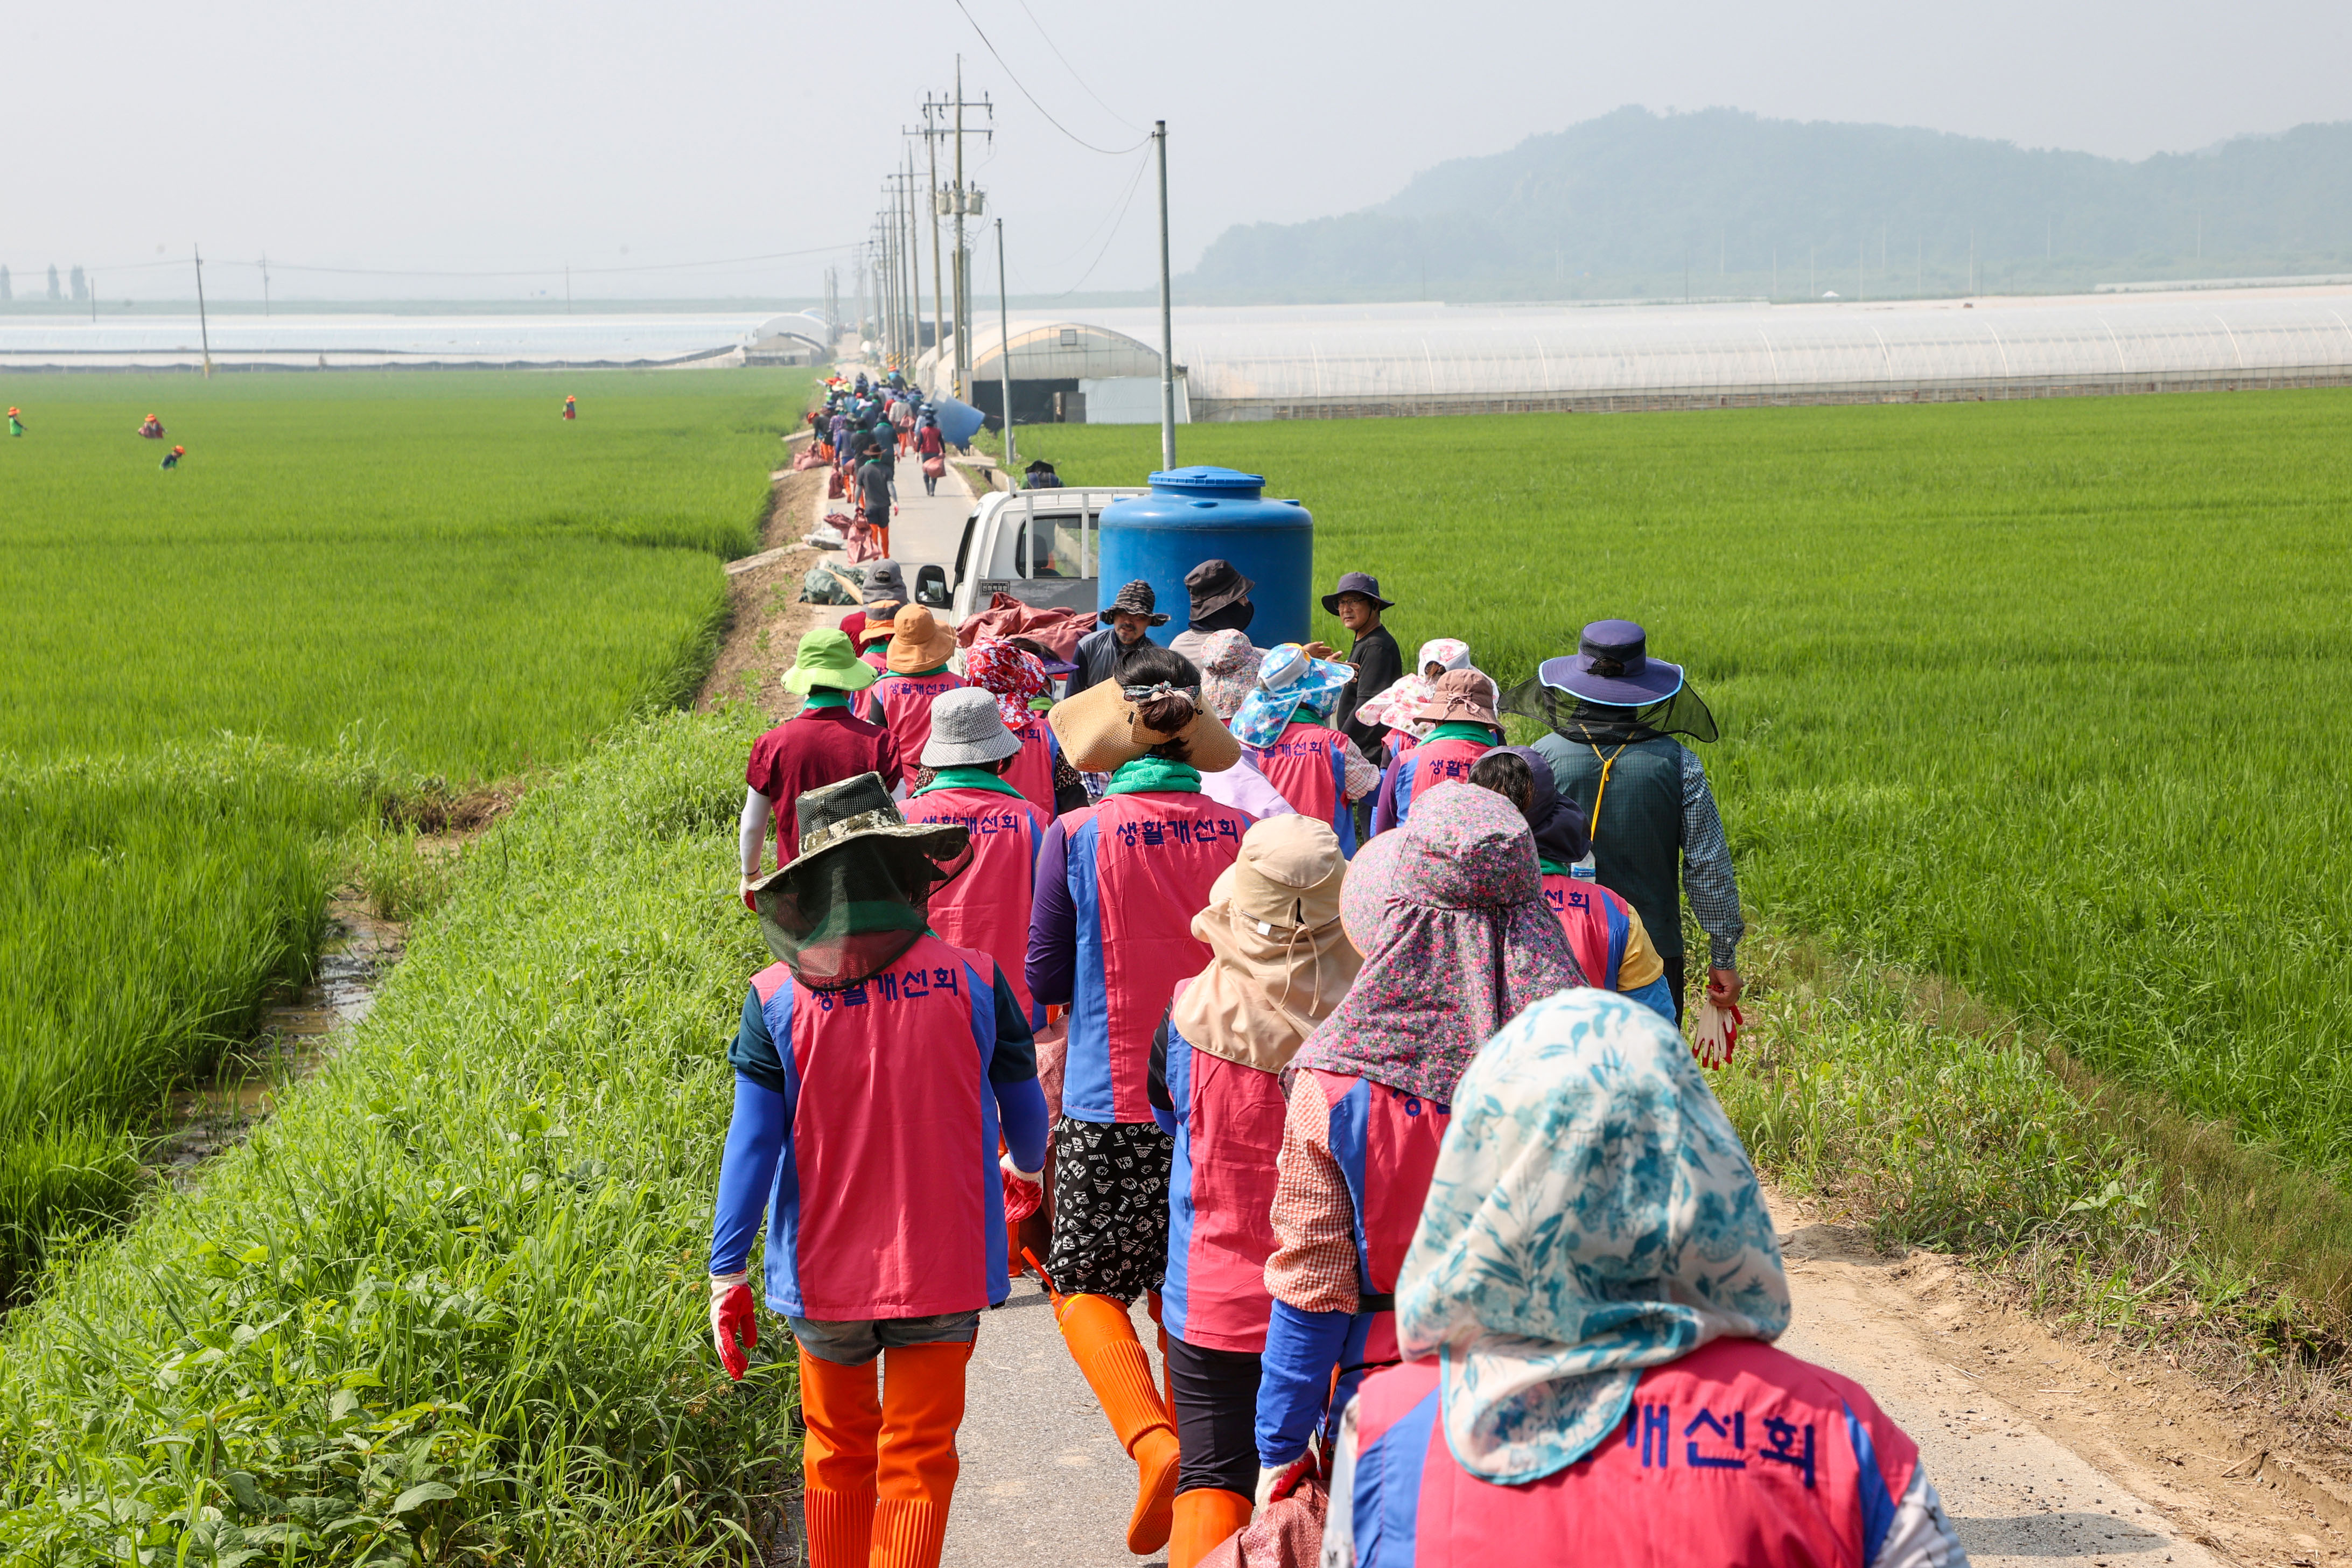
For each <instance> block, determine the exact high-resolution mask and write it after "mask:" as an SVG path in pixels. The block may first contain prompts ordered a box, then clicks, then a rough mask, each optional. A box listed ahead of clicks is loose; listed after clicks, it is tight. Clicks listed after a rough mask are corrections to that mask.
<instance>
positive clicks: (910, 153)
mask: <svg viewBox="0 0 2352 1568" xmlns="http://www.w3.org/2000/svg"><path fill="white" fill-rule="evenodd" d="M898 198H899V199H898V216H899V217H900V218H901V219H902V220H904V221H902V222H901V223H900V224H899V232H900V233H901V235H903V236H904V241H903V243H904V244H905V245H906V247H907V344H908V347H907V353H908V363H909V365H910V367H911V365H912V364H914V363H919V362H920V361H921V359H922V357H923V247H921V246H919V245H918V244H916V243H915V150H914V149H913V148H912V147H909V148H908V149H907V173H906V182H905V184H902V185H901V186H900V187H899V190H898Z"/></svg>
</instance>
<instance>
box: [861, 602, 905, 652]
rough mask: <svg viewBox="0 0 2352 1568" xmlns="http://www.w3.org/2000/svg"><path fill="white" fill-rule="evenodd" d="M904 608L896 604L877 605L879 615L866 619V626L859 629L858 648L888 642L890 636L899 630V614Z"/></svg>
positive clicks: (869, 616)
mask: <svg viewBox="0 0 2352 1568" xmlns="http://www.w3.org/2000/svg"><path fill="white" fill-rule="evenodd" d="M903 607H904V606H902V605H898V604H896V603H892V604H887V605H875V606H874V608H875V610H876V611H877V612H879V613H877V614H872V615H868V616H866V625H865V626H862V627H860V628H859V629H858V633H857V643H858V646H859V647H865V646H866V644H868V643H877V642H884V641H887V640H888V638H889V637H890V634H891V633H893V632H895V631H897V630H898V612H899V610H900V609H901V608H903Z"/></svg>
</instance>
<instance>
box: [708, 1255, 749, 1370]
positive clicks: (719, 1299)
mask: <svg viewBox="0 0 2352 1568" xmlns="http://www.w3.org/2000/svg"><path fill="white" fill-rule="evenodd" d="M743 1279H744V1277H743V1276H742V1275H740V1274H714V1275H712V1276H711V1277H710V1341H711V1343H713V1344H715V1345H717V1346H718V1347H719V1364H720V1365H722V1366H724V1367H725V1368H726V1369H727V1375H728V1376H730V1377H731V1378H733V1379H734V1380H735V1381H736V1382H738V1383H740V1382H742V1381H743V1374H744V1373H746V1372H749V1371H750V1370H751V1352H753V1351H755V1350H758V1349H759V1348H760V1322H759V1320H758V1319H757V1318H755V1317H754V1316H753V1315H752V1310H751V1287H750V1286H749V1285H746V1284H745V1283H744V1282H743ZM738 1340H740V1341H741V1342H742V1343H741V1344H740V1345H738V1344H737V1343H736V1342H737V1341H738Z"/></svg>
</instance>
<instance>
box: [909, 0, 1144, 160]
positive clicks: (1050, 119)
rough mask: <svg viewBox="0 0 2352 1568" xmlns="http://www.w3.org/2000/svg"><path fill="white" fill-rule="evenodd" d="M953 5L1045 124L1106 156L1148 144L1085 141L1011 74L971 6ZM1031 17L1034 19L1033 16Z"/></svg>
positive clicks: (1121, 155)
mask: <svg viewBox="0 0 2352 1568" xmlns="http://www.w3.org/2000/svg"><path fill="white" fill-rule="evenodd" d="M955 5H956V9H957V10H959V11H961V12H962V13H963V19H964V20H965V21H967V22H971V30H972V31H973V32H975V33H980V41H981V42H982V43H983V44H986V45H987V46H988V52H989V53H990V54H992V55H994V56H995V57H996V63H997V64H998V65H1000V66H1004V74H1005V75H1006V76H1008V77H1012V79H1013V86H1014V87H1017V88H1020V89H1021V96H1022V97H1024V98H1025V99H1027V100H1029V106H1030V107H1031V108H1032V109H1034V110H1036V111H1037V112H1038V113H1040V114H1043V115H1045V123H1046V124H1048V125H1050V126H1052V127H1053V128H1054V129H1055V130H1056V131H1058V132H1061V133H1062V134H1063V135H1065V136H1066V137H1068V138H1069V139H1070V140H1071V141H1073V142H1076V143H1077V144H1078V145H1079V146H1081V147H1083V148H1085V149H1086V150H1087V152H1089V153H1101V154H1102V155H1103V156H1104V157H1106V158H1124V157H1126V156H1127V155H1128V154H1129V153H1135V152H1139V151H1141V150H1142V149H1143V148H1144V147H1146V146H1148V145H1150V142H1151V138H1150V137H1149V136H1146V137H1145V138H1144V139H1143V140H1142V141H1140V142H1137V143H1136V144H1135V145H1134V146H1132V147H1097V146H1096V145H1095V144H1094V143H1093V142H1089V141H1087V139H1086V138H1085V137H1083V136H1081V135H1079V134H1078V133H1077V132H1075V131H1073V130H1071V129H1070V128H1069V127H1068V126H1066V125H1065V124H1063V123H1062V122H1061V121H1058V120H1056V119H1055V118H1054V116H1053V113H1052V112H1051V111H1050V110H1047V109H1046V107H1045V105H1044V104H1042V103H1039V102H1038V101H1037V95H1036V94H1035V93H1034V92H1031V91H1030V90H1029V89H1028V88H1026V87H1025V86H1023V84H1022V81H1021V79H1020V78H1019V77H1017V76H1013V68H1012V67H1011V66H1009V65H1005V64H1004V57H1003V55H1000V54H997V52H996V46H995V45H994V44H993V43H991V42H990V41H989V37H988V35H987V34H986V33H984V32H981V26H980V24H979V23H978V22H976V21H973V20H972V15H971V7H969V6H967V5H965V4H964V3H963V0H955ZM1031 19H1032V20H1034V17H1033V18H1031ZM1049 41H1050V40H1049ZM1059 52H1060V51H1059V50H1056V51H1055V53H1057V54H1058V53H1059ZM1062 63H1063V64H1064V65H1067V64H1069V62H1068V61H1067V60H1064V61H1063V62H1062Z"/></svg>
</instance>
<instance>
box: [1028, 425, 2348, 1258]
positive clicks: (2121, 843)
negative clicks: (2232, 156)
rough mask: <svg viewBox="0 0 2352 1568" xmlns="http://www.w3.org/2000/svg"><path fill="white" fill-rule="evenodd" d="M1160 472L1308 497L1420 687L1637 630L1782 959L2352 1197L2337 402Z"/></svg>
mask: <svg viewBox="0 0 2352 1568" xmlns="http://www.w3.org/2000/svg"><path fill="white" fill-rule="evenodd" d="M1020 447H1021V452H1022V455H1023V457H1024V459H1025V458H1033V457H1037V456H1041V455H1042V456H1045V457H1047V458H1052V459H1053V460H1054V461H1055V463H1056V464H1057V466H1058V467H1059V468H1060V471H1061V473H1062V475H1063V477H1064V478H1065V479H1066V480H1067V481H1069V482H1072V483H1078V482H1085V483H1097V484H1102V483H1121V484H1133V483H1139V482H1140V481H1141V478H1142V476H1143V475H1144V474H1145V473H1147V472H1148V471H1150V469H1151V468H1157V467H1158V466H1159V465H1158V462H1157V458H1158V456H1159V439H1158V431H1157V430H1156V429H1155V428H1150V427H1129V428H1117V427H1091V428H1090V427H1083V426H1042V427H1038V428H1036V429H1034V430H1026V431H1023V432H1021V433H1020ZM1179 451H1180V453H1181V461H1183V462H1185V463H1202V462H1208V463H1223V464H1227V465H1230V466H1233V467H1235V468H1244V469H1247V470H1250V471H1253V472H1258V473H1263V474H1265V475H1266V476H1268V493H1269V494H1275V495H1282V496H1296V497H1299V498H1301V499H1302V500H1304V501H1305V503H1306V504H1307V506H1308V508H1309V509H1310V510H1313V512H1314V513H1315V516H1316V521H1317V570H1318V575H1319V576H1320V577H1321V578H1323V579H1324V580H1325V581H1326V582H1327V583H1328V581H1329V580H1331V579H1333V578H1335V577H1336V576H1337V574H1339V572H1341V571H1343V570H1349V569H1358V570H1364V571H1370V572H1372V573H1374V574H1377V575H1378V576H1379V577H1380V579H1381V584H1382V586H1383V589H1384V591H1385V592H1386V593H1388V594H1389V595H1391V596H1392V597H1393V598H1395V599H1396V600H1398V601H1399V605H1398V607H1397V609H1395V610H1394V611H1393V612H1391V615H1390V616H1389V620H1390V623H1391V626H1392V627H1393V629H1394V630H1395V631H1396V633H1397V636H1398V637H1399V640H1400V641H1401V642H1402V644H1403V645H1404V646H1405V647H1406V648H1407V649H1408V650H1410V649H1411V648H1412V647H1413V646H1414V644H1415V643H1416V642H1417V641H1418V640H1420V639H1422V638H1425V637H1438V636H1454V637H1465V638H1467V639H1468V640H1469V642H1470V644H1471V647H1472V648H1473V650H1474V654H1475V657H1476V658H1477V659H1478V661H1479V663H1480V664H1481V666H1482V667H1483V668H1486V669H1487V670H1488V671H1490V672H1491V673H1493V674H1495V675H1496V676H1497V677H1498V678H1499V679H1502V680H1503V681H1504V682H1505V683H1506V684H1508V683H1510V682H1513V681H1516V680H1518V679H1523V678H1524V677H1526V676H1527V675H1528V674H1529V673H1530V672H1531V671H1532V669H1533V668H1534V666H1535V664H1536V663H1537V662H1538V660H1540V659H1541V658H1546V657H1549V656H1550V655H1552V654H1555V653H1559V652H1563V651H1572V650H1573V648H1574V647H1575V639H1576V632H1577V628H1578V627H1579V626H1581V625H1582V624H1583V623H1585V622H1587V621H1590V620H1593V619H1598V618H1601V617H1603V616H1628V617H1631V618H1633V619H1637V620H1640V621H1642V622H1643V623H1644V624H1645V625H1646V626H1647V627H1648V628H1649V632H1650V637H1651V645H1650V646H1651V649H1652V651H1653V652H1654V653H1655V654H1658V655H1660V656H1662V657H1664V658H1672V659H1676V660H1679V661H1683V662H1685V663H1686V664H1687V665H1688V667H1689V668H1690V673H1691V678H1692V679H1693V680H1694V681H1695V682H1696V685H1697V687H1698V688H1699V689H1700V691H1701V692H1702V693H1703V694H1704V695H1705V696H1706V699H1707V700H1708V701H1709V702H1710V704H1711V705H1712V706H1713V708H1714V710H1715V712H1716V714H1717V718H1718V720H1719V721H1720V722H1721V724H1722V726H1723V730H1724V738H1723V740H1722V741H1721V742H1720V743H1718V744H1717V745H1715V746H1713V747H1710V748H1706V749H1705V753H1704V754H1705V755H1706V760H1707V763H1708V767H1709V771H1710V773H1711V776H1712V777H1713V779H1714V781H1715V784H1716V788H1717V794H1718V795H1719V797H1720V798H1721V799H1722V801H1723V804H1724V810H1725V816H1726V818H1727V822H1728V825H1729V827H1730V833H1731V839H1732V843H1733V846H1734V849H1735V852H1736V854H1737V855H1738V860H1739V867H1740V876H1741V888H1742V892H1743V894H1744V896H1745V898H1746V900H1747V901H1748V904H1749V905H1750V906H1751V907H1752V909H1753V910H1755V911H1757V913H1758V914H1759V916H1760V917H1761V919H1762V920H1763V921H1764V922H1766V923H1767V924H1768V925H1769V927H1770V928H1772V929H1773V930H1775V931H1780V932H1783V933H1789V934H1792V935H1796V936H1801V937H1802V938H1804V939H1806V940H1808V941H1810V942H1812V943H1814V944H1816V945H1817V946H1818V947H1820V948H1822V949H1823V950H1826V951H1829V952H1836V953H1840V954H1844V955H1848V956H1850V957H1853V958H1857V959H1864V960H1868V961H1871V962H1874V963H1882V964H1887V965H1895V966H1900V967H1901V968H1903V969H1904V970H1906V971H1908V972H1913V973H1932V974H1935V975H1940V976H1942V977H1944V978H1945V979H1946V980H1947V981H1948V982H1952V983H1957V984H1959V985H1961V986H1964V987H1966V988H1967V990H1968V991H1969V993H1970V994H1972V995H1973V996H1975V997H1976V998H1978V999H1979V1000H1980V1001H1982V1002H1984V1003H1986V1004H1990V1005H1994V1006H1996V1007H1998V1008H2000V1009H2003V1010H2007V1011H2011V1012H2013V1013H2015V1014H2017V1015H2020V1016H2022V1017H2023V1019H2024V1020H2026V1022H2027V1023H2028V1025H2029V1026H2032V1028H2034V1029H2035V1030H2037V1031H2040V1032H2042V1034H2044V1035H2045V1036H2046V1037H2049V1038H2051V1039H2053V1040H2055V1041H2056V1042H2057V1043H2059V1044H2060V1045H2061V1047H2063V1050H2064V1051H2065V1052H2066V1053H2068V1054H2069V1055H2070V1057H2071V1058H2073V1059H2074V1061H2076V1062H2079V1063H2082V1064H2086V1065H2087V1067H2088V1068H2090V1069H2091V1070H2092V1071H2094V1072H2095V1074H2096V1075H2098V1077H2099V1078H2100V1079H2101V1080H2102V1081H2104V1082H2106V1083H2109V1084H2113V1085H2116V1086H2119V1087H2121V1088H2124V1089H2130V1090H2135V1091H2139V1092H2142V1093H2145V1094H2148V1095H2152V1096H2154V1097H2156V1099H2157V1100H2158V1102H2159V1103H2161V1104H2162V1105H2164V1106H2167V1107H2169V1108H2173V1109H2175V1110H2179V1112H2182V1113H2186V1114H2187V1115H2188V1116H2189V1117H2191V1118H2194V1119H2199V1120H2201V1121H2209V1122H2217V1123H2221V1124H2223V1125H2224V1126H2225V1127H2226V1128H2227V1130H2228V1131H2229V1132H2230V1133H2231V1136H2233V1137H2234V1138H2235V1139H2236V1140H2237V1141H2238V1142H2240V1143H2241V1145H2252V1146H2256V1147H2258V1148H2260V1149H2263V1150H2266V1151H2270V1152H2273V1153H2274V1154H2275V1155H2276V1156H2277V1157H2278V1159H2279V1160H2280V1161H2282V1162H2284V1163H2285V1164H2286V1165H2287V1166H2289V1167H2292V1168H2294V1169H2299V1170H2302V1171H2305V1172H2310V1173H2319V1174H2322V1175H2325V1176H2328V1177H2332V1178H2341V1177H2342V1176H2343V1175H2344V1174H2345V1173H2346V1171H2347V1166H2352V1054H2347V1053H2346V1052H2345V1051H2344V1050H2343V1049H2342V1048H2341V1044H2340V1042H2341V1038H2342V1029H2341V1025H2340V1021H2339V1020H2340V1017H2341V1014H2342V1009H2343V1005H2344V1000H2343V999H2344V997H2345V996H2346V995H2347V993H2352V958H2347V945H2346V942H2347V933H2352V789H2347V770H2346V764H2345V762H2344V758H2345V755H2346V748H2347V742H2352V684H2347V679H2346V674H2347V668H2352V664H2347V655H2352V616H2347V594H2352V395H2346V394H2344V393H2340V392H2309V393H2304V392H2295V393H2279V394H2263V395H2199V396H2165V397H2125V398H2106V399H2080V400H2063V401H2051V402H2034V403H1988V404H1973V405H1943V406H1924V407H1920V406H1875V407H1851V408H1807V409H1786V410H1776V409H1761V410H1752V411H1741V412H1736V413H1724V414H1669V415H1650V416H1607V417H1576V416H1512V417H1490V418H1480V419H1427V420H1420V421H1377V420H1366V421H1354V422H1334V423H1329V424H1324V423H1296V424H1289V423H1286V424H1271V425H1255V426H1236V425H1213V426H1191V427H1188V428H1186V429H1184V430H1182V431H1181V432H1180V440H1179ZM1323 626H1324V627H1325V635H1326V636H1327V637H1329V638H1330V640H1332V641H1333V642H1335V643H1337V644H1339V645H1340V646H1343V647H1344V645H1345V638H1344V636H1343V634H1341V633H1339V629H1338V627H1337V626H1336V624H1335V623H1331V622H1328V621H1326V622H1324V623H1323ZM1824 1081H1828V1080H1827V1079H1825V1080H1824ZM1786 1092H1788V1093H1790V1094H1795V1093H1798V1092H1799V1091H1798V1090H1796V1089H1788V1090H1787V1091H1786ZM1912 1132H1913V1135H1915V1136H1917V1137H1922V1138H1926V1139H1927V1140H1929V1141H1931V1142H1932V1141H1933V1140H1934V1139H1936V1138H1937V1136H1938V1135H1939V1134H1938V1133H1937V1131H1936V1126H1935V1123H1934V1122H1933V1121H1932V1119H1931V1120H1929V1121H1927V1122H1925V1123H1924V1124H1922V1125H1921V1126H1917V1127H1914V1128H1913V1129H1912ZM2232 1195H2233V1198H2234V1194H2232ZM2253 1201H2254V1198H2253V1194H2251V1193H2249V1194H2247V1202H2248V1203H2249V1204H2251V1203H2252V1202H2253ZM2339 1305H2340V1303H2339Z"/></svg>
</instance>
